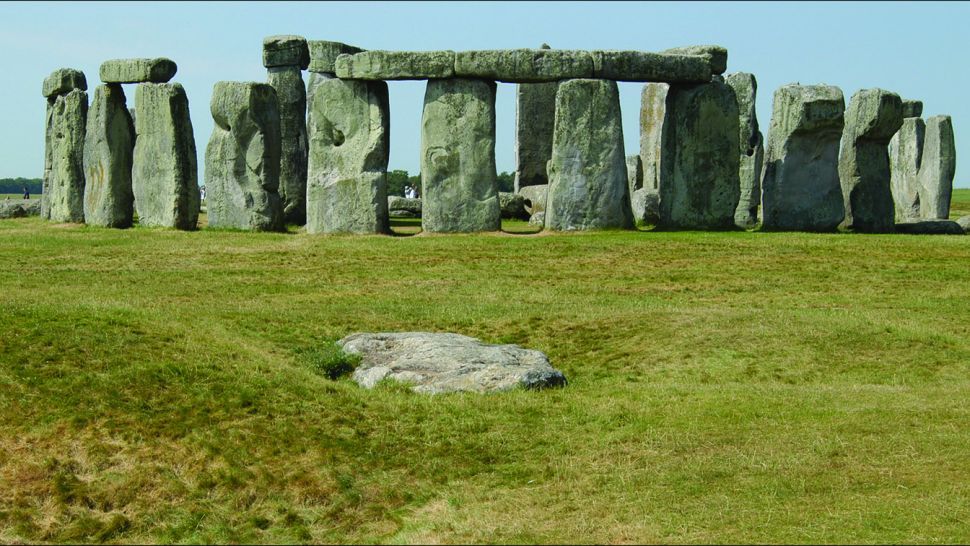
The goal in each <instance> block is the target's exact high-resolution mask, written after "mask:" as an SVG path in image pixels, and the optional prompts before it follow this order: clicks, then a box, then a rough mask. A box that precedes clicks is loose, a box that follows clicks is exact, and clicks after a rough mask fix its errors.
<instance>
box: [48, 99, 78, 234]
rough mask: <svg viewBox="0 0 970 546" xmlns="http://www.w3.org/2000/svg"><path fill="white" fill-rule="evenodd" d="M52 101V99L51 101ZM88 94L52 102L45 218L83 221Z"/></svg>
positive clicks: (53, 220)
mask: <svg viewBox="0 0 970 546" xmlns="http://www.w3.org/2000/svg"><path fill="white" fill-rule="evenodd" d="M48 100H51V99H48ZM87 117H88V94H87V92H86V91H82V90H81V89H74V90H72V91H70V92H68V93H67V94H64V95H58V96H57V97H56V98H54V99H53V101H52V104H51V107H50V115H49V118H48V124H49V125H48V128H49V136H50V140H49V142H50V145H49V151H48V153H49V154H50V155H49V159H50V169H49V171H48V172H47V176H46V179H45V183H44V193H43V194H42V196H41V199H43V200H44V206H45V208H46V210H45V211H44V212H45V218H47V219H49V220H51V221H52V222H74V223H78V224H79V223H82V222H84V135H85V132H86V124H87Z"/></svg>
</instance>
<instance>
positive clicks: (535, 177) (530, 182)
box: [514, 44, 559, 191]
mask: <svg viewBox="0 0 970 546" xmlns="http://www.w3.org/2000/svg"><path fill="white" fill-rule="evenodd" d="M540 49H549V46H548V45H546V44H542V47H541V48H540ZM558 89H559V82H545V83H520V84H518V85H516V86H515V149H514V154H515V179H514V185H515V191H520V190H521V189H522V188H524V187H526V186H539V185H544V184H548V183H549V177H548V176H547V174H546V163H547V162H548V161H549V158H550V157H552V129H553V125H554V123H555V116H556V91H557V90H558Z"/></svg>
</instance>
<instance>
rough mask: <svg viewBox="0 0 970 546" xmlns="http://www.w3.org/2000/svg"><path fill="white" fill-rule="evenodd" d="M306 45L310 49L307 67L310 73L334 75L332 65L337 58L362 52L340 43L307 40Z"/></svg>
mask: <svg viewBox="0 0 970 546" xmlns="http://www.w3.org/2000/svg"><path fill="white" fill-rule="evenodd" d="M307 45H308V46H309V48H310V65H309V66H308V67H307V68H308V70H309V71H310V72H318V73H323V74H335V73H336V71H337V69H336V68H335V67H334V64H336V62H337V57H339V56H341V55H344V54H346V55H353V54H354V53H360V52H361V51H364V50H363V49H361V48H359V47H355V46H352V45H347V44H343V43H340V42H330V41H327V40H309V41H308V42H307Z"/></svg>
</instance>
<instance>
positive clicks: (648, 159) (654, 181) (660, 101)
mask: <svg viewBox="0 0 970 546" xmlns="http://www.w3.org/2000/svg"><path fill="white" fill-rule="evenodd" d="M669 89H670V86H669V85H668V84H666V83H648V84H646V85H644V86H643V91H642V92H641V93H640V162H641V163H642V166H643V187H645V188H649V189H653V190H659V189H660V143H661V139H660V136H661V135H662V134H663V128H664V123H665V122H666V121H667V114H666V111H667V91H668V90H669Z"/></svg>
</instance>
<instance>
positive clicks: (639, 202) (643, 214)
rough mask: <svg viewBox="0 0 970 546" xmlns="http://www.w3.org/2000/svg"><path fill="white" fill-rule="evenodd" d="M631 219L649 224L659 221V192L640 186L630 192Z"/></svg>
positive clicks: (655, 223)
mask: <svg viewBox="0 0 970 546" xmlns="http://www.w3.org/2000/svg"><path fill="white" fill-rule="evenodd" d="M630 203H631V204H632V206H633V219H634V221H636V222H640V223H642V224H649V225H657V224H659V223H660V192H659V191H657V190H655V189H652V188H640V189H638V190H636V191H634V192H633V193H632V194H630Z"/></svg>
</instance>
